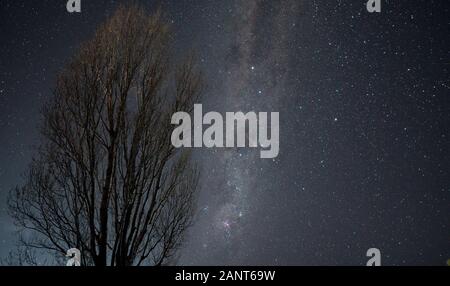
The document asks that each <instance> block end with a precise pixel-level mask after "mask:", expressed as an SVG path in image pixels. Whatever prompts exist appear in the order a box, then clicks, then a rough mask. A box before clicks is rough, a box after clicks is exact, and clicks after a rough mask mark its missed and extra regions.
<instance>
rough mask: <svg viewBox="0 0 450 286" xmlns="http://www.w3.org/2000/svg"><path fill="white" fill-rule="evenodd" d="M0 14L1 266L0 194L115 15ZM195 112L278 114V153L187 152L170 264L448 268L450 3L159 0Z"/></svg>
mask: <svg viewBox="0 0 450 286" xmlns="http://www.w3.org/2000/svg"><path fill="white" fill-rule="evenodd" d="M66 2H67V1H66V0H58V1H54V0H51V1H50V0H39V1H37V0H35V1H29V0H2V1H1V3H0V39H1V40H0V147H1V148H0V257H3V256H5V255H7V254H8V252H9V251H10V250H12V249H14V245H15V243H16V242H17V236H16V235H15V233H14V231H15V228H14V226H13V223H12V220H11V219H10V218H9V217H8V215H7V212H6V211H7V210H6V201H7V194H8V192H9V190H10V189H11V188H12V187H14V186H15V185H17V184H20V183H21V182H22V179H21V174H22V173H23V172H24V171H25V170H26V168H27V165H28V163H29V162H30V160H31V157H32V155H33V153H34V150H35V149H34V148H35V147H36V145H38V144H39V134H38V130H37V126H38V124H39V120H40V115H39V112H40V107H41V106H42V104H43V103H44V102H45V100H47V99H48V98H49V97H50V95H51V93H52V89H53V88H54V86H55V85H54V84H55V77H56V75H57V74H58V71H60V70H61V69H62V68H63V66H64V64H65V63H67V61H68V60H69V58H70V56H71V55H72V54H73V53H74V52H75V51H76V49H77V47H78V46H79V45H80V43H82V42H83V41H85V40H88V39H89V38H91V37H92V35H93V33H94V31H95V29H96V27H97V26H98V24H100V23H102V22H103V21H104V20H105V19H106V18H107V17H108V16H109V15H111V14H112V13H113V11H114V10H115V8H117V6H118V5H119V4H120V3H126V2H127V1H106V0H104V1H103V0H95V1H93V0H82V13H80V14H69V13H68V12H67V11H66ZM137 2H140V3H142V4H143V5H144V6H146V7H147V8H148V9H149V10H155V9H156V7H157V6H161V7H162V9H163V11H164V12H165V17H166V18H167V20H168V21H169V22H171V23H172V29H173V32H174V37H173V39H174V45H175V52H176V53H180V54H184V53H186V52H188V51H190V50H194V51H195V52H196V54H197V58H198V60H199V62H200V64H201V66H202V68H203V70H204V74H205V80H206V83H207V89H206V92H205V93H204V95H203V97H202V100H201V102H199V103H202V104H203V109H204V112H207V111H218V112H226V111H232V112H237V111H243V112H248V111H256V112H260V111H263V112H279V113H280V154H279V156H278V157H277V158H275V159H273V160H272V159H260V157H259V150H258V149H254V148H253V149H248V148H235V149H198V150H195V152H194V154H195V155H194V157H195V160H196V162H197V163H198V164H199V165H200V167H201V170H202V173H201V176H202V178H201V181H200V185H199V187H200V190H199V194H200V195H199V201H198V213H197V215H196V218H195V223H194V225H193V227H192V228H191V229H190V231H189V234H188V236H187V238H186V243H185V244H184V247H183V248H182V249H181V251H180V258H179V261H178V263H179V264H182V265H217V264H218V265H365V263H366V261H367V260H368V258H367V257H366V256H365V255H366V251H367V249H369V248H372V247H376V248H379V249H380V250H381V255H382V263H383V265H445V263H446V260H447V259H449V258H450V163H449V161H450V160H449V159H450V152H449V146H450V144H449V139H450V132H449V126H450V116H449V114H450V99H449V95H450V37H449V35H450V4H449V2H448V1H446V0H442V1H437V0H436V1H432V0H426V1H425V0H424V1H409V0H408V1H406V0H398V1H394V0H390V1H388V0H382V12H381V13H373V14H370V13H368V12H367V10H366V6H365V5H366V0H351V1H350V0H348V1H344V0H321V1H319V0H308V1H307V0H304V1H301V0H297V1H289V0H280V1H269V0H267V1H258V0H245V1H244V0H241V1H239V0H227V1H219V0H217V1H206V0H171V1H137Z"/></svg>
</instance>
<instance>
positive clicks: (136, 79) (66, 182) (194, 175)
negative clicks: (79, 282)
mask: <svg viewBox="0 0 450 286" xmlns="http://www.w3.org/2000/svg"><path fill="white" fill-rule="evenodd" d="M170 38H171V34H170V30H169V29H168V26H167V24H166V23H165V21H164V20H163V17H162V16H161V13H160V12H157V13H155V14H149V13H147V12H146V11H145V10H144V9H143V8H141V7H138V6H128V7H121V8H119V9H118V10H117V11H116V12H115V14H114V15H113V16H112V17H111V18H110V19H109V20H107V21H106V23H104V24H103V25H101V26H100V27H99V29H98V30H97V31H96V33H95V35H94V37H93V38H92V39H91V40H90V41H88V42H86V43H84V44H83V45H82V46H81V47H80V49H79V51H78V52H77V53H76V54H75V55H74V56H73V58H72V59H71V61H70V62H69V63H68V65H67V66H66V67H65V69H64V70H63V71H62V72H61V74H60V75H59V77H58V79H57V83H56V88H55V91H54V95H53V96H52V98H51V99H50V100H49V101H48V103H47V104H46V105H45V107H44V108H43V112H42V114H43V120H42V125H41V134H42V143H41V144H40V147H39V148H38V151H37V155H36V156H35V157H34V158H33V160H32V162H31V163H30V167H29V170H28V171H27V173H26V174H25V182H24V184H23V185H22V186H18V187H16V188H15V189H14V190H12V191H11V194H10V196H11V197H10V199H9V210H10V213H11V215H12V216H13V218H14V220H15V222H16V223H17V225H18V226H19V227H21V229H23V230H26V231H27V233H32V234H33V235H32V236H31V237H29V235H28V237H27V238H24V237H23V238H22V239H21V243H22V244H23V245H24V246H26V247H27V248H31V249H38V250H44V251H50V252H52V253H53V254H56V255H57V256H61V255H65V253H66V251H67V249H69V248H74V247H75V248H78V249H79V250H80V251H81V253H82V265H96V266H105V265H112V266H128V265H162V264H165V263H168V262H170V259H171V258H173V257H174V256H175V254H176V250H177V249H178V248H179V246H180V243H181V242H182V239H183V234H185V231H186V229H187V227H188V226H189V224H190V223H191V220H192V213H193V210H194V205H195V190H196V185H197V181H198V172H197V170H196V168H195V166H193V164H192V163H191V160H190V155H189V153H187V152H184V151H182V150H178V149H175V148H173V146H172V145H171V143H170V136H171V132H172V130H173V126H172V125H171V124H170V119H171V116H172V114H173V113H175V112H177V111H188V112H190V111H192V107H193V104H194V102H195V100H196V99H197V98H198V96H199V93H200V90H201V76H200V73H199V72H198V71H197V68H196V66H195V63H194V61H193V60H192V57H188V59H187V60H185V61H183V63H182V64H174V63H173V62H174V60H172V58H171V55H170V45H169V44H170Z"/></svg>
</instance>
